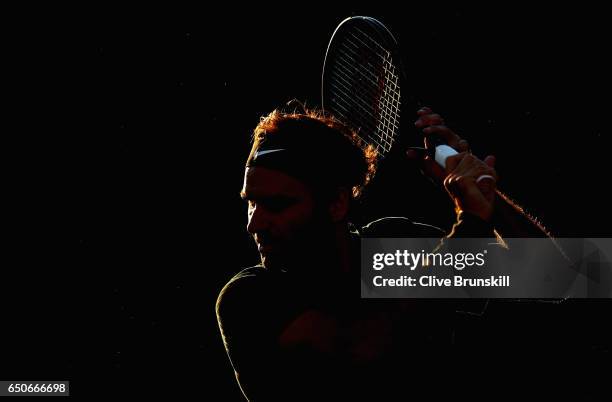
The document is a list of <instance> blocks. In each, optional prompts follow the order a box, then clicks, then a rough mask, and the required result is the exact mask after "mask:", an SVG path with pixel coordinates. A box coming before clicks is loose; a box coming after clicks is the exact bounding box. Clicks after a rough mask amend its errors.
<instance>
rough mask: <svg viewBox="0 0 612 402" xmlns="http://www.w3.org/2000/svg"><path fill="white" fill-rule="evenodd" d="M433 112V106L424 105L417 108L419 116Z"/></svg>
mask: <svg viewBox="0 0 612 402" xmlns="http://www.w3.org/2000/svg"><path fill="white" fill-rule="evenodd" d="M432 112H433V111H432V110H431V108H428V107H427V106H423V107H422V108H420V109H419V110H417V114H418V115H419V116H422V115H426V114H430V113H432Z"/></svg>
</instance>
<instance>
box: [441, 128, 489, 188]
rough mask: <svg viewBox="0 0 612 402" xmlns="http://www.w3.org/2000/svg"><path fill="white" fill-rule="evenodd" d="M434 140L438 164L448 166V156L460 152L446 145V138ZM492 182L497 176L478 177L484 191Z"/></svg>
mask: <svg viewBox="0 0 612 402" xmlns="http://www.w3.org/2000/svg"><path fill="white" fill-rule="evenodd" d="M433 142H434V144H435V146H436V149H435V151H434V152H433V155H432V157H433V158H434V159H435V161H436V162H437V163H438V165H440V166H442V167H443V168H446V158H448V157H449V156H453V155H457V154H458V152H457V151H456V150H455V149H454V148H451V147H450V146H448V145H446V144H445V143H444V140H442V139H440V138H436V139H434V140H433ZM483 180H485V182H482V181H483ZM489 180H490V181H489ZM481 182H482V183H481ZM491 182H493V183H494V182H495V178H494V177H493V176H491V175H488V174H483V175H481V176H479V177H478V178H477V179H476V183H478V187H480V189H481V190H483V192H484V191H485V190H488V189H489V188H490V186H491Z"/></svg>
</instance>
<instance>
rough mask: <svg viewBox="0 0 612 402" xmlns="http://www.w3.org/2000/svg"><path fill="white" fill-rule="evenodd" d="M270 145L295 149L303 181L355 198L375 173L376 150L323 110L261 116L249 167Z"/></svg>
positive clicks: (254, 136)
mask: <svg viewBox="0 0 612 402" xmlns="http://www.w3.org/2000/svg"><path fill="white" fill-rule="evenodd" d="M270 142H271V143H274V144H276V145H277V146H278V147H280V148H283V149H291V150H293V153H292V155H291V160H292V162H291V164H293V165H297V164H299V166H300V167H299V171H300V175H299V178H300V179H302V180H304V181H306V182H308V183H309V184H311V185H314V187H317V188H319V189H322V187H327V188H329V189H337V188H339V187H345V188H348V189H351V194H352V197H353V199H357V198H359V197H360V195H361V194H362V191H363V189H364V188H365V186H366V185H367V184H368V183H369V182H370V181H371V180H372V178H373V177H374V174H375V172H376V162H377V152H376V149H375V148H374V147H373V146H372V145H368V144H365V143H364V142H363V141H362V140H361V138H359V136H358V135H357V134H356V132H355V131H354V130H353V129H351V128H350V127H348V126H347V125H346V124H344V123H342V122H340V121H339V120H338V119H336V118H335V117H333V116H331V115H329V114H326V113H324V112H322V111H320V110H307V109H306V108H305V107H302V108H301V110H297V109H296V110H293V111H291V112H284V111H281V110H278V109H276V110H274V111H272V112H271V113H270V114H268V115H267V116H265V117H262V118H261V120H260V122H259V124H258V125H257V127H255V130H254V132H253V146H252V149H251V153H250V154H249V158H248V160H247V165H249V164H250V163H251V161H253V158H254V157H255V155H256V153H257V151H258V150H259V149H260V148H261V147H262V146H264V144H267V143H270ZM289 174H291V172H290V173H289Z"/></svg>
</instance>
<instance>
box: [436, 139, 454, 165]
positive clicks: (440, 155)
mask: <svg viewBox="0 0 612 402" xmlns="http://www.w3.org/2000/svg"><path fill="white" fill-rule="evenodd" d="M457 154H458V152H457V151H455V150H454V149H453V148H451V147H449V146H448V145H445V144H442V145H438V146H437V147H436V150H435V153H434V159H435V160H436V162H438V165H440V166H442V167H443V168H445V167H446V158H448V157H449V156H453V155H457Z"/></svg>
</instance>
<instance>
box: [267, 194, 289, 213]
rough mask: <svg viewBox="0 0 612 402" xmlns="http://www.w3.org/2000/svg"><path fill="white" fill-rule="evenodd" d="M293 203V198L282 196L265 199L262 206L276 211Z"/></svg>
mask: <svg viewBox="0 0 612 402" xmlns="http://www.w3.org/2000/svg"><path fill="white" fill-rule="evenodd" d="M294 203H295V200H293V199H291V198H284V197H283V198H273V199H270V200H266V202H265V204H264V206H265V208H266V209H267V210H268V211H270V212H275V213H277V212H281V211H283V210H285V209H287V208H289V207H290V206H291V205H293V204H294Z"/></svg>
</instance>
